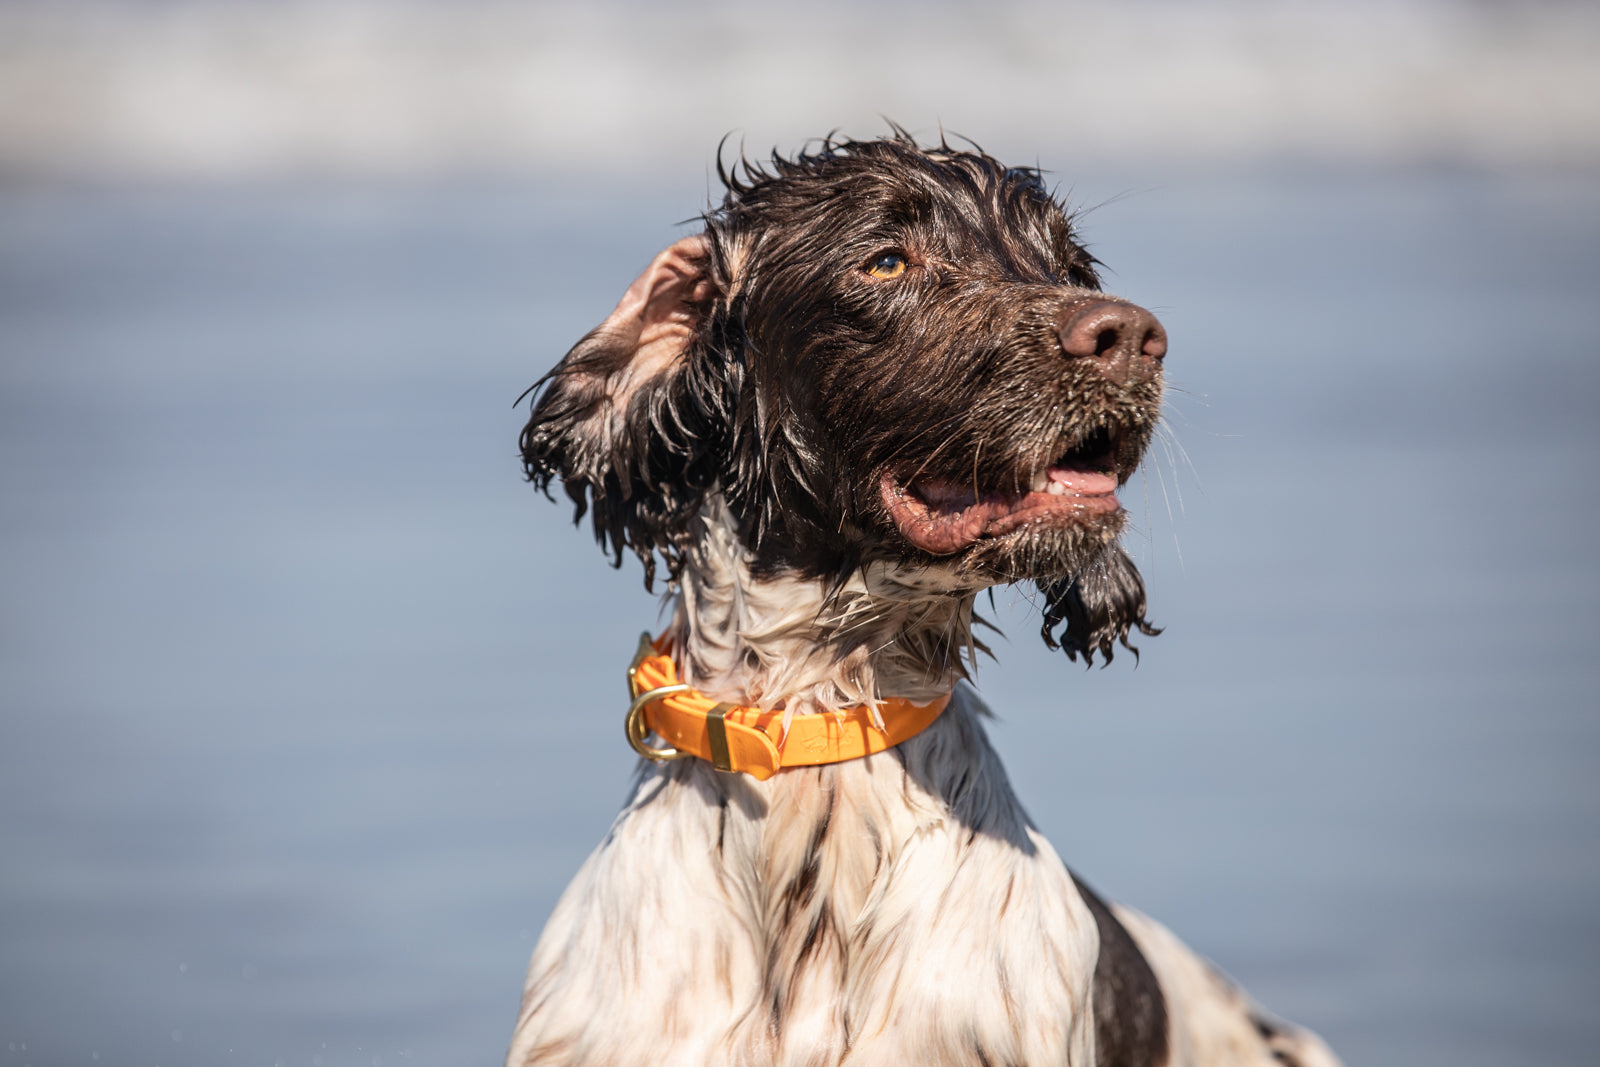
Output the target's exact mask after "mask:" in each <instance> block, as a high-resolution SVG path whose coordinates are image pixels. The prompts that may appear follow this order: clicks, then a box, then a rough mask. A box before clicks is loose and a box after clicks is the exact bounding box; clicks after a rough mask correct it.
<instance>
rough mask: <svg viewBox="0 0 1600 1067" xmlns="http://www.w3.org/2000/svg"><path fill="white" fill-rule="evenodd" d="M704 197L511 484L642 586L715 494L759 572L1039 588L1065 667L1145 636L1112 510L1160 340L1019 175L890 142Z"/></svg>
mask: <svg viewBox="0 0 1600 1067" xmlns="http://www.w3.org/2000/svg"><path fill="white" fill-rule="evenodd" d="M723 181H724V183H725V185H726V186H727V189H728V192H727V196H726V198H725V200H724V202H723V205H722V206H721V208H719V209H718V210H716V211H713V212H711V213H709V214H708V215H707V216H706V218H705V222H706V227H705V231H704V232H703V233H702V234H700V235H697V236H695V237H691V238H687V239H685V240H683V241H680V242H678V243H677V244H675V245H674V246H673V247H672V248H670V249H668V250H667V251H666V252H664V253H662V254H661V255H660V256H658V257H657V258H656V260H655V262H654V263H652V265H651V266H650V268H649V269H648V270H647V271H646V272H645V273H644V274H643V275H642V276H641V277H640V278H639V279H638V280H637V281H636V282H635V283H634V285H633V286H632V287H630V289H629V290H628V292H627V294H626V295H625V296H624V297H623V300H622V301H621V302H620V303H619V304H618V306H617V309H616V310H615V311H613V312H612V314H611V316H610V317H608V318H607V319H606V321H605V322H604V323H602V324H601V326H600V327H598V328H597V329H596V330H594V331H592V332H591V333H590V334H589V335H588V336H587V337H585V338H584V339H583V340H582V341H580V342H579V343H578V345H577V346H575V347H574V348H573V350H572V351H571V352H569V353H568V355H567V356H566V358H565V359H563V360H562V362H561V364H560V365H559V366H558V367H557V368H556V369H555V370H554V371H552V372H551V374H550V375H549V376H547V379H546V385H545V388H544V390H543V392H542V394H541V395H540V396H539V398H538V400H537V402H536V403H535V405H534V409H533V414H532V417H531V419H530V421H529V423H528V425H527V427H526V429H525V430H524V432H523V439H522V446H523V457H524V461H525V464H526V469H527V472H528V476H529V478H530V479H531V480H532V481H534V483H535V484H536V485H539V486H540V487H541V488H544V487H546V486H548V484H549V482H550V481H551V480H552V479H553V478H556V477H559V478H560V479H561V481H562V483H563V485H564V486H565V488H566V491H567V492H568V494H569V495H570V496H571V497H572V499H573V500H574V501H575V502H576V504H577V506H578V511H579V515H580V516H581V515H582V513H583V511H584V510H585V509H586V508H587V507H589V506H591V505H592V506H593V508H594V522H595V531H596V535H597V537H598V538H599V539H600V540H601V542H602V543H604V544H608V545H609V546H610V548H611V549H612V550H613V551H614V552H615V553H616V556H617V558H618V559H620V556H621V551H622V548H623V547H624V546H626V547H629V548H631V549H633V550H634V551H635V552H636V553H637V554H638V555H639V556H640V558H641V559H642V560H643V561H644V562H645V566H646V580H647V582H648V581H649V579H650V576H651V575H652V574H653V572H654V560H655V556H656V555H657V554H659V555H660V556H661V557H662V558H663V559H664V560H665V561H666V564H667V566H668V569H669V572H670V573H674V574H675V573H676V569H677V568H678V567H680V566H681V565H682V561H683V558H684V552H685V550H686V548H687V546H688V544H689V542H690V541H691V540H692V539H693V538H694V536H695V529H696V527H695V521H696V516H697V515H698V514H699V512H700V510H701V507H702V505H703V504H704V502H705V499H706V497H707V495H708V494H710V493H713V492H716V493H720V494H721V495H722V497H723V499H724V500H725V501H726V503H727V506H728V510H729V513H731V514H732V515H733V517H734V519H735V521H736V523H737V524H738V527H739V529H738V532H739V535H740V537H741V539H742V540H743V541H744V543H745V546H746V548H747V549H748V550H749V552H750V555H751V558H752V560H753V565H754V567H755V569H756V571H757V572H758V574H759V573H769V574H778V573H782V574H798V575H800V576H803V577H815V578H819V579H823V580H837V579H839V578H840V577H841V576H845V575H848V574H849V573H851V572H852V571H853V570H854V569H856V568H858V567H861V566H863V565H866V564H872V563H879V562H886V563H888V564H890V565H891V566H893V567H896V568H899V569H902V570H917V571H920V572H924V573H926V574H929V575H932V576H933V578H934V580H935V581H936V582H937V583H938V584H940V585H941V587H943V588H946V589H948V590H950V591H952V592H957V593H961V592H969V591H972V590H976V589H980V588H983V587H985V586H988V585H992V584H995V583H998V582H1011V581H1018V580H1023V579H1032V580H1035V581H1037V582H1039V583H1040V587H1041V589H1043V590H1044V592H1045V594H1046V605H1047V606H1046V612H1045V616H1046V621H1045V628H1044V636H1045V639H1046V640H1047V641H1048V642H1051V643H1052V644H1054V643H1055V641H1054V639H1053V637H1052V630H1053V627H1054V626H1055V625H1057V624H1059V623H1060V622H1062V621H1063V620H1065V621H1066V622H1067V624H1068V625H1067V631H1066V633H1065V634H1064V635H1063V642H1062V643H1063V644H1064V646H1065V647H1066V649H1067V651H1068V652H1069V654H1073V655H1075V654H1076V653H1077V652H1080V651H1081V652H1085V653H1086V654H1091V653H1092V652H1093V651H1096V650H1099V651H1101V652H1103V653H1105V654H1106V655H1107V657H1108V658H1109V655H1110V651H1111V643H1112V641H1113V640H1117V639H1121V640H1123V642H1124V643H1126V635H1127V633H1128V631H1129V629H1130V628H1131V627H1133V626H1138V627H1139V628H1141V629H1142V630H1144V631H1145V632H1147V633H1148V632H1154V631H1153V629H1152V628H1150V627H1148V625H1147V624H1145V622H1144V591H1143V586H1142V583H1141V582H1140V580H1139V577H1138V573H1137V571H1136V570H1135V569H1134V567H1133V564H1132V563H1131V561H1129V560H1128V557H1127V556H1126V555H1125V554H1124V553H1123V552H1122V551H1121V549H1120V547H1118V545H1117V538H1118V536H1119V534H1120V533H1121V531H1122V527H1123V523H1124V513H1123V511H1122V509H1121V507H1120V506H1119V504H1118V502H1117V498H1116V490H1117V488H1118V487H1119V486H1120V485H1122V484H1123V483H1124V482H1126V480H1127V478H1128V477H1129V475H1130V474H1131V473H1132V472H1133V470H1134V468H1135V467H1136V466H1137V465H1138V463H1139V461H1140V458H1141V457H1142V456H1143V453H1144V450H1145V447H1146V445H1147V444H1148V442H1149V440H1150V437H1151V434H1152V432H1153V430H1154V427H1155V423H1156V419H1157V416H1158V412H1159V405H1160V397H1161V361H1162V358H1163V357H1164V355H1165V353H1166V335H1165V332H1164V331H1163V330H1162V328H1161V325H1160V324H1159V323H1158V322H1157V321H1156V320H1155V318H1154V316H1152V315H1151V314H1150V313H1149V312H1147V311H1145V310H1143V309H1142V308H1138V307H1136V306H1134V305H1132V304H1129V303H1127V302H1125V301H1121V300H1118V299H1116V298H1113V297H1109V296H1107V295H1106V294H1104V293H1102V292H1101V291H1100V289H1099V282H1098V279H1097V277H1096V275H1095V271H1094V267H1095V261H1094V259H1093V258H1092V257H1091V256H1090V255H1089V254H1088V253H1087V252H1086V251H1085V250H1084V249H1083V247H1082V246H1081V245H1080V244H1079V243H1078V242H1077V240H1076V239H1075V237H1074V233H1073V229H1072V225H1071V219H1070V217H1069V216H1068V215H1067V213H1066V212H1065V211H1064V210H1063V208H1062V207H1061V205H1060V204H1059V203H1058V202H1056V201H1055V200H1054V199H1053V198H1052V197H1051V196H1050V194H1049V193H1048V191H1047V190H1046V189H1045V187H1044V185H1043V183H1042V182H1041V180H1040V178H1039V176H1038V174H1037V172H1036V171H1033V170H1029V169H1015V168H1006V167H1004V166H1003V165H1001V164H1000V163H999V162H998V161H996V160H994V159H993V158H991V157H989V156H987V155H984V154H982V153H981V152H975V151H973V152H966V151H956V150H952V149H950V148H948V147H940V148H937V149H922V148H919V147H917V146H916V144H915V143H914V142H912V141H911V140H910V139H909V138H908V137H906V136H904V135H901V134H897V135H896V136H895V137H893V138H889V139H885V140H879V141H871V142H844V143H833V142H825V143H824V144H823V145H822V146H821V147H820V148H819V149H818V150H817V151H815V152H813V153H806V154H802V155H800V156H798V157H796V158H795V159H793V160H785V159H779V158H775V159H774V160H773V170H772V171H771V172H767V171H764V170H760V169H757V168H755V167H753V166H751V165H749V164H746V165H745V166H744V168H743V173H742V175H740V174H738V173H727V172H724V173H723Z"/></svg>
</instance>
